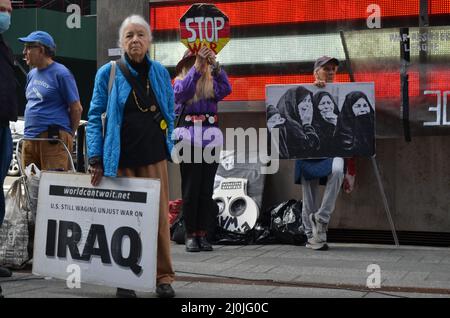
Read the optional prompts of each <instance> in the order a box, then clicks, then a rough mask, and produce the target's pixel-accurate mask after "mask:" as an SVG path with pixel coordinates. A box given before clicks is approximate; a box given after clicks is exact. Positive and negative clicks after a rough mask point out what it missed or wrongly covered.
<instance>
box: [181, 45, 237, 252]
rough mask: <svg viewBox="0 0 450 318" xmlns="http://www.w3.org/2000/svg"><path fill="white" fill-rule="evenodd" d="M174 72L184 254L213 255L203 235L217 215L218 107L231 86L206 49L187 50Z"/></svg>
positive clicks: (221, 141)
mask: <svg viewBox="0 0 450 318" xmlns="http://www.w3.org/2000/svg"><path fill="white" fill-rule="evenodd" d="M176 73H177V77H176V78H175V81H174V93H175V113H176V114H177V115H178V116H179V121H178V122H179V127H177V128H176V129H175V131H174V135H175V139H177V140H179V141H180V142H179V144H178V145H177V147H178V146H180V145H181V152H182V159H181V161H180V172H181V188H182V197H183V216H184V224H185V228H186V240H185V244H186V251H188V252H199V251H212V250H213V248H212V245H211V244H210V243H209V242H208V239H207V234H208V229H210V228H211V226H212V224H214V222H215V217H216V216H217V213H218V207H217V204H216V203H215V202H214V200H213V199H212V195H213V191H214V178H215V174H216V171H217V168H218V160H217V159H218V157H219V153H220V148H221V147H222V143H223V136H222V133H221V131H220V129H219V127H218V116H217V103H218V102H219V101H221V100H222V99H223V98H225V97H226V96H227V95H229V94H230V93H231V85H230V82H229V81H228V77H227V74H226V73H225V71H224V70H223V69H222V68H221V67H220V65H219V63H218V62H217V61H216V57H215V54H214V52H213V51H211V50H210V49H209V48H207V47H202V48H201V49H200V50H199V52H198V53H197V55H194V54H192V53H191V52H190V51H187V52H186V53H185V54H184V56H183V59H181V61H180V62H179V63H178V64H177V67H176Z"/></svg>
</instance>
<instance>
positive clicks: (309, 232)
mask: <svg viewBox="0 0 450 318" xmlns="http://www.w3.org/2000/svg"><path fill="white" fill-rule="evenodd" d="M338 67H339V61H338V60H337V59H336V58H333V57H329V56H322V57H320V58H318V59H317V60H316V62H315V64H314V78H315V81H314V85H316V86H318V87H321V88H323V87H325V86H326V84H327V83H333V82H334V80H335V77H336V72H337V69H338ZM319 179H320V180H323V179H326V187H325V191H324V194H323V198H322V203H321V205H320V207H319V206H317V204H316V201H317V200H316V198H317V197H318V192H319ZM343 179H344V160H343V159H342V158H326V159H319V160H297V161H296V164H295V181H296V183H298V184H301V185H302V194H303V195H302V199H303V207H302V221H303V227H304V230H305V234H306V236H307V238H308V242H307V243H306V247H308V248H311V249H313V250H327V249H328V245H327V234H326V232H327V230H328V223H329V221H330V218H331V214H332V213H333V211H334V208H335V205H336V199H337V196H338V194H339V191H340V188H341V185H342V181H343Z"/></svg>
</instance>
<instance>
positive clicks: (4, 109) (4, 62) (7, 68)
mask: <svg viewBox="0 0 450 318" xmlns="http://www.w3.org/2000/svg"><path fill="white" fill-rule="evenodd" d="M17 109H18V107H17V96H16V78H15V73H14V60H13V54H12V51H11V49H10V48H9V47H8V46H7V45H6V43H5V41H4V40H3V36H2V35H1V34H0V126H3V127H4V126H9V121H16V120H17Z"/></svg>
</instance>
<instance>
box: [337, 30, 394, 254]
mask: <svg viewBox="0 0 450 318" xmlns="http://www.w3.org/2000/svg"><path fill="white" fill-rule="evenodd" d="M339 34H340V36H341V41H342V47H343V49H344V53H345V60H346V62H347V68H348V73H349V75H350V81H351V82H354V81H355V76H354V74H353V69H352V66H351V63H350V59H349V54H348V48H347V42H346V41H345V37H344V31H342V30H341V31H339ZM370 161H371V162H372V167H373V172H374V173H375V177H376V178H377V183H378V188H379V189H380V194H381V198H382V199H383V204H384V209H385V211H386V215H387V218H388V221H389V225H390V227H391V232H392V236H393V237H394V242H395V246H396V247H398V246H400V244H399V241H398V237H397V232H396V230H395V225H394V221H393V220H392V215H391V210H390V209H389V204H388V200H387V197H386V192H385V191H384V186H383V182H382V181H381V175H380V170H379V169H378V164H377V161H376V159H375V156H374V157H371V158H370Z"/></svg>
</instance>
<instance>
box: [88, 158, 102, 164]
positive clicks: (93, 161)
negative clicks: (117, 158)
mask: <svg viewBox="0 0 450 318" xmlns="http://www.w3.org/2000/svg"><path fill="white" fill-rule="evenodd" d="M88 163H89V165H91V166H95V165H98V164H102V158H101V157H92V158H89V161H88Z"/></svg>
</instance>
